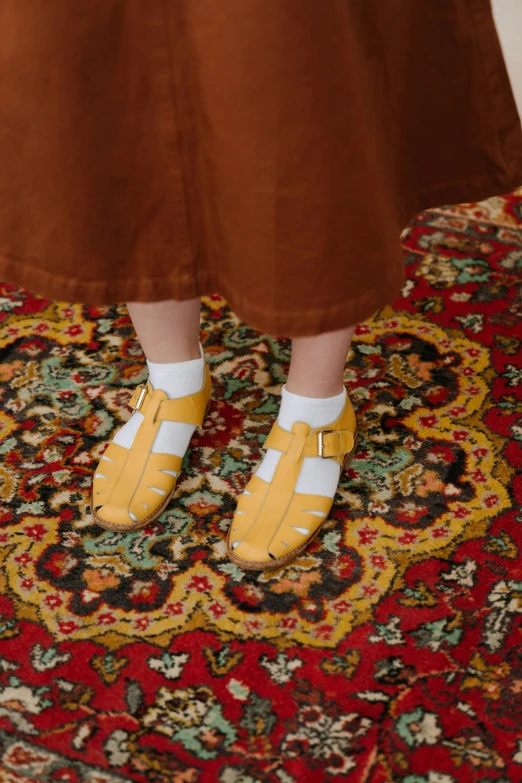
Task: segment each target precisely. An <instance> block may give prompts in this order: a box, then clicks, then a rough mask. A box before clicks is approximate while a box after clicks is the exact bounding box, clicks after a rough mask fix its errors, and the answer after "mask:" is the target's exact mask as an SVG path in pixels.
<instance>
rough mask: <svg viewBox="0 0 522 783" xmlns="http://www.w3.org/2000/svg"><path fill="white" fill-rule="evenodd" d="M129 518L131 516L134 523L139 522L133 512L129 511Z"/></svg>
mask: <svg viewBox="0 0 522 783" xmlns="http://www.w3.org/2000/svg"><path fill="white" fill-rule="evenodd" d="M129 516H130V518H131V519H132V520H134V522H137V521H138V517H135V516H134V514H133V513H132V511H129Z"/></svg>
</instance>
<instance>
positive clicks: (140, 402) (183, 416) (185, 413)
mask: <svg viewBox="0 0 522 783" xmlns="http://www.w3.org/2000/svg"><path fill="white" fill-rule="evenodd" d="M210 387H211V380H210V370H209V368H208V365H206V364H205V382H204V384H203V387H202V388H201V389H200V390H199V391H198V392H195V393H194V394H187V395H186V396H185V397H178V398H177V399H174V400H169V399H165V400H162V401H161V402H160V403H159V405H158V409H157V411H156V413H155V415H154V418H153V423H154V422H156V421H160V422H161V421H179V422H185V423H187V424H195V425H197V426H199V427H200V426H201V425H202V424H203V420H204V418H205V413H206V410H207V405H208V400H209V397H210ZM153 394H154V391H153V388H152V386H151V384H150V382H149V381H147V382H146V383H145V384H141V385H140V386H137V387H136V389H135V390H134V393H133V395H132V397H131V398H130V400H129V405H130V407H131V408H133V410H135V411H139V412H140V413H143V415H146V413H147V409H148V407H149V405H150V404H154V398H153Z"/></svg>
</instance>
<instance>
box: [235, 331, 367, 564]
mask: <svg viewBox="0 0 522 783" xmlns="http://www.w3.org/2000/svg"><path fill="white" fill-rule="evenodd" d="M353 333H354V327H349V328H346V329H342V330H339V331H335V332H328V333H323V334H320V335H316V336H314V337H297V338H294V339H293V340H292V359H291V363H290V371H289V374H288V381H287V383H286V385H285V386H283V390H282V394H281V407H280V409H279V414H278V417H277V423H276V425H275V426H274V427H273V428H272V431H271V432H270V435H269V440H268V441H267V444H266V446H267V451H266V454H265V456H264V459H263V460H262V462H261V464H260V465H259V467H258V469H257V470H256V472H255V475H254V476H253V477H252V478H251V480H250V481H249V482H248V484H247V486H246V488H245V490H244V492H243V494H242V495H241V497H240V498H239V502H238V508H237V510H236V514H235V515H234V519H233V522H232V525H231V528H230V532H229V538H228V542H229V543H228V552H229V557H230V558H231V559H232V560H233V561H234V562H235V563H237V564H238V565H240V566H242V567H243V568H247V569H254V570H263V569H264V568H268V567H278V566H280V565H282V564H284V563H286V562H290V561H291V560H292V559H293V557H295V556H296V554H298V553H299V552H301V551H303V550H304V548H305V547H306V546H307V544H308V542H309V541H310V540H311V538H312V537H313V536H314V535H315V533H316V532H317V531H318V528H319V527H320V525H321V524H322V523H323V522H324V521H325V519H326V518H327V516H328V513H329V511H330V508H331V505H332V501H333V497H334V495H335V493H336V490H337V485H338V483H339V476H340V474H341V469H342V465H343V464H344V463H345V460H346V459H347V458H349V456H350V455H351V454H352V453H353V451H354V449H355V443H356V423H355V416H354V413H353V409H352V406H351V403H350V400H349V399H348V395H347V393H346V389H345V386H344V382H343V374H344V368H345V364H346V359H347V356H348V352H349V350H350V344H351V341H352V337H353ZM277 425H278V426H277ZM322 430H324V433H323V432H322ZM284 431H286V432H284ZM313 431H315V432H313ZM319 432H321V435H319ZM286 433H292V436H291V437H289V436H288V435H287V434H286Z"/></svg>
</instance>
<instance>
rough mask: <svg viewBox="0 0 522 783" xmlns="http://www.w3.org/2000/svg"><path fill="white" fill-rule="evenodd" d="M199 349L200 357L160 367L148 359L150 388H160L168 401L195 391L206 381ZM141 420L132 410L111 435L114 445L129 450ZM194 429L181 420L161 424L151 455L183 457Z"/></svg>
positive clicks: (200, 348)
mask: <svg viewBox="0 0 522 783" xmlns="http://www.w3.org/2000/svg"><path fill="white" fill-rule="evenodd" d="M199 350H200V353H201V356H200V358H199V359H192V360H190V361H188V362H171V363H167V364H162V363H155V362H149V360H148V359H147V366H148V368H149V381H150V383H151V385H152V387H153V389H162V390H163V391H164V392H166V394H167V396H168V397H169V399H170V400H174V399H176V398H178V397H185V395H187V394H194V393H195V392H198V391H199V390H200V389H201V388H202V386H203V383H204V381H205V357H204V354H203V348H202V347H201V345H200V346H199ZM142 421H143V414H142V413H140V412H139V411H134V413H133V414H132V416H131V417H130V419H129V420H128V421H127V422H126V423H125V424H124V425H123V427H121V429H119V430H118V432H117V433H116V435H115V436H114V438H113V441H114V443H116V444H117V445H118V446H123V447H124V448H126V449H130V447H131V446H132V444H133V442H134V436H135V435H136V433H137V431H138V428H139V426H140V424H141V422H142ZM195 429H196V427H195V426H194V425H193V424H186V423H185V422H181V421H162V422H161V424H160V426H159V429H158V432H157V433H156V437H155V438H154V443H153V444H152V449H151V451H152V452H153V453H154V454H175V455H177V456H178V457H183V456H184V455H185V452H186V450H187V448H188V445H189V442H190V439H191V437H192V435H193V433H194V430H195Z"/></svg>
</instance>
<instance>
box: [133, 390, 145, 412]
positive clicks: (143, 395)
mask: <svg viewBox="0 0 522 783" xmlns="http://www.w3.org/2000/svg"><path fill="white" fill-rule="evenodd" d="M146 394H147V387H146V386H142V387H141V391H140V396H139V397H138V399H137V400H136V405H135V406H134V410H135V411H139V409H140V408H141V404H142V402H143V398H144V397H145V395H146Z"/></svg>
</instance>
